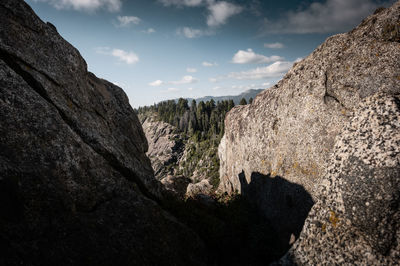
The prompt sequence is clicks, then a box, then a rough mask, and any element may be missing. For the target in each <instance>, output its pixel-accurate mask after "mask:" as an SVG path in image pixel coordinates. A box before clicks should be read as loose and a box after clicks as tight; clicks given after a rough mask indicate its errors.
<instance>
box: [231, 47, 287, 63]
mask: <svg viewBox="0 0 400 266" xmlns="http://www.w3.org/2000/svg"><path fill="white" fill-rule="evenodd" d="M283 59H284V58H283V57H280V56H277V55H273V56H270V57H267V56H264V55H260V54H256V53H254V51H253V50H252V49H247V51H244V50H239V51H238V52H237V53H236V54H235V55H234V56H233V58H232V63H235V64H262V63H271V62H275V61H280V60H283Z"/></svg>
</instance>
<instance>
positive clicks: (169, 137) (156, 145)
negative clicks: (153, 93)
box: [141, 116, 185, 180]
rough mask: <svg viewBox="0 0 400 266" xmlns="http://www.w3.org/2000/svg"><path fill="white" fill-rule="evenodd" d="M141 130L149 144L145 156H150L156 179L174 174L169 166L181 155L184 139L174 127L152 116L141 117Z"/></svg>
mask: <svg viewBox="0 0 400 266" xmlns="http://www.w3.org/2000/svg"><path fill="white" fill-rule="evenodd" d="M141 120H142V121H141V123H142V127H143V131H144V133H145V136H146V138H147V142H148V144H149V149H148V151H147V153H146V154H147V156H148V157H149V158H150V161H151V165H152V166H153V169H154V173H155V177H156V178H157V179H158V180H161V179H162V178H164V177H166V176H167V175H169V174H174V172H173V169H172V168H171V167H172V166H173V165H175V164H176V163H177V162H178V161H179V159H180V158H181V157H182V154H183V151H184V148H185V146H184V143H183V142H184V140H183V138H182V136H181V135H180V134H178V133H176V129H175V128H174V127H173V126H172V125H170V124H168V123H165V122H162V121H157V119H155V117H153V116H146V117H143V118H141Z"/></svg>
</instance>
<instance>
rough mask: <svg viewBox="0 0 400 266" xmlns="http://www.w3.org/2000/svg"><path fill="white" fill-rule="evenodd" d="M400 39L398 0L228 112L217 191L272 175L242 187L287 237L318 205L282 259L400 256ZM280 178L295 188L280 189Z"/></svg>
mask: <svg viewBox="0 0 400 266" xmlns="http://www.w3.org/2000/svg"><path fill="white" fill-rule="evenodd" d="M399 40H400V2H399V1H398V2H396V3H395V4H394V5H393V6H392V7H391V8H388V9H384V8H380V9H378V10H376V12H375V13H374V14H373V15H371V16H370V17H368V18H366V19H365V20H364V21H363V22H362V23H361V24H360V25H359V26H358V27H357V28H355V29H354V30H352V31H351V32H349V33H345V34H339V35H336V36H333V37H330V38H328V39H327V40H326V42H325V43H323V44H322V45H321V46H319V47H318V48H317V49H316V50H315V51H314V52H313V53H312V54H311V55H310V56H308V57H307V58H305V59H303V60H302V61H300V62H298V63H295V65H294V66H293V68H292V69H291V70H290V71H289V72H288V73H287V74H286V76H285V77H284V78H283V79H282V80H281V81H280V82H279V83H278V84H277V85H275V86H274V87H272V88H270V89H267V90H266V91H264V92H262V93H260V94H259V95H258V96H257V97H256V98H255V100H254V102H253V104H251V105H247V106H239V107H235V108H234V109H233V110H231V111H230V112H229V113H228V115H227V117H226V120H225V127H226V131H225V136H224V138H223V140H222V142H221V144H220V147H219V156H220V160H221V168H220V177H221V184H220V186H219V191H221V192H227V193H230V194H231V193H233V192H234V191H239V192H241V193H243V194H245V193H246V189H247V188H248V186H251V185H252V184H254V183H257V184H258V183H259V182H260V181H257V180H258V179H259V176H260V175H261V176H262V177H263V178H264V179H268V180H269V181H268V180H263V181H262V182H264V183H265V184H266V185H265V186H256V185H253V186H254V189H255V190H256V191H253V192H252V193H247V194H248V195H249V197H252V201H253V202H254V203H255V204H257V205H258V206H259V208H260V209H261V210H262V211H263V212H264V214H265V216H266V217H267V218H268V219H269V220H270V222H271V224H272V226H273V227H275V228H276V230H277V231H283V232H286V234H281V237H283V239H281V241H283V242H285V241H287V242H288V243H289V242H292V241H290V239H289V237H288V236H289V235H292V234H293V235H294V236H295V237H296V238H298V236H299V233H300V230H301V227H302V225H303V222H304V220H301V217H306V216H307V213H308V210H309V209H310V208H311V206H312V201H316V202H317V203H316V205H315V206H314V207H313V209H312V211H311V213H310V215H309V217H308V219H307V222H306V226H305V228H304V230H303V232H302V234H301V238H300V240H299V241H298V242H297V243H296V244H295V247H294V248H293V249H292V250H291V253H290V254H288V256H287V257H286V260H283V261H282V263H284V262H285V263H291V262H297V263H299V264H305V265H309V264H310V265H315V264H324V263H326V264H336V263H339V264H340V263H349V264H354V263H355V264H365V263H366V262H367V261H368V264H370V263H369V262H371V264H374V263H382V264H385V263H388V264H390V263H392V264H393V263H395V262H396V261H397V262H398V261H399V260H398V258H399V257H398V256H399V246H398V243H399V230H398V229H399V226H398V223H397V220H398V215H399V186H398V179H399V146H400V143H399V135H398V132H399V131H398V128H399V124H398V123H399V122H398V121H399V120H398V115H399V107H398V104H399V100H398V99H399V98H398V95H399V93H400V45H399ZM345 125H347V126H345ZM335 143H336V146H335ZM334 147H336V148H335V149H334ZM332 154H333V155H332ZM331 156H334V157H331ZM335 156H336V157H335ZM330 158H333V159H332V160H330ZM257 177H258V179H257ZM277 178H278V180H277V181H274V180H275V179H277ZM282 180H283V181H285V182H286V183H285V186H290V187H292V188H293V190H294V191H297V192H290V191H291V189H282V190H277V187H282V185H279V186H277V185H274V184H276V183H277V182H278V183H279V182H282ZM321 182H322V184H321V185H322V186H323V187H325V189H322V190H321V189H320V188H319V184H320V183H321ZM389 184H390V185H389ZM296 186H299V187H298V188H296ZM276 191H281V192H282V193H283V195H282V193H279V192H276ZM373 195H375V196H376V197H377V198H376V199H375V200H374V199H373V197H374V196H373ZM279 197H281V200H279ZM285 198H287V199H286V200H285ZM310 199H312V201H310ZM274 202H276V203H277V205H275V206H274V205H273V203H274ZM282 205H286V206H283V207H282ZM279 211H280V212H282V211H284V212H288V213H291V212H292V213H297V216H296V217H299V218H298V219H294V220H293V219H290V217H291V216H290V215H289V216H287V219H282V218H279V216H276V215H274V214H275V213H277V212H279ZM280 216H281V217H282V216H283V217H285V215H284V214H282V213H280ZM299 228H300V230H299ZM288 258H289V259H288Z"/></svg>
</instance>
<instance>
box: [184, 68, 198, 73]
mask: <svg viewBox="0 0 400 266" xmlns="http://www.w3.org/2000/svg"><path fill="white" fill-rule="evenodd" d="M186 72H188V73H196V72H197V69H196V68H192V67H188V68H186Z"/></svg>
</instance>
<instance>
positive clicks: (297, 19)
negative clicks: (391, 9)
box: [262, 0, 393, 34]
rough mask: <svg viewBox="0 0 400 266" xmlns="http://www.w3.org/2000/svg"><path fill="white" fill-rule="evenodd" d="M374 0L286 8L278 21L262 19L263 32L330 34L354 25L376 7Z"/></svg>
mask: <svg viewBox="0 0 400 266" xmlns="http://www.w3.org/2000/svg"><path fill="white" fill-rule="evenodd" d="M391 2H393V1H390V0H389V1H386V2H384V3H382V2H381V3H378V1H374V0H326V1H324V2H323V3H319V2H314V3H312V4H311V5H309V6H308V7H307V8H306V9H302V10H297V11H289V12H287V13H286V14H285V15H283V16H282V17H281V18H280V19H279V20H277V21H270V20H268V19H265V20H264V25H263V30H262V31H263V34H268V33H297V34H304V33H332V32H344V31H348V30H350V29H351V28H353V27H355V26H356V25H357V24H358V23H359V22H360V21H361V20H362V19H363V18H364V17H366V16H368V15H370V14H371V13H372V12H373V11H374V10H375V9H376V8H377V7H378V6H382V4H388V3H391Z"/></svg>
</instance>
